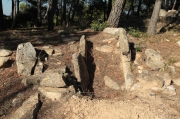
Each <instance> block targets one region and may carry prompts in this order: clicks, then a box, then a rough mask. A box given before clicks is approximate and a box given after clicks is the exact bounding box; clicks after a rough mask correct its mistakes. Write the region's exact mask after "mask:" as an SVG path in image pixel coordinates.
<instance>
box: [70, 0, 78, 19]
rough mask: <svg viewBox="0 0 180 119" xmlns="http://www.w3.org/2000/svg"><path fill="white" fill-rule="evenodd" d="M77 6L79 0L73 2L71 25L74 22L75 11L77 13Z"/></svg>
mask: <svg viewBox="0 0 180 119" xmlns="http://www.w3.org/2000/svg"><path fill="white" fill-rule="evenodd" d="M77 6H79V0H76V1H74V5H73V11H72V17H71V23H73V21H74V16H75V14H76V11H77Z"/></svg>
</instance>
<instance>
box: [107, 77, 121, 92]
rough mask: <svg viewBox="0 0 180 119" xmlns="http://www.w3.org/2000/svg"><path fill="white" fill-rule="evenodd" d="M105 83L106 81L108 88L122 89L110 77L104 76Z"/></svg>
mask: <svg viewBox="0 0 180 119" xmlns="http://www.w3.org/2000/svg"><path fill="white" fill-rule="evenodd" d="M104 81H105V84H106V86H108V87H109V88H111V89H114V90H119V89H120V86H119V85H118V84H117V83H116V82H115V81H113V80H112V79H110V78H109V77H108V76H104Z"/></svg>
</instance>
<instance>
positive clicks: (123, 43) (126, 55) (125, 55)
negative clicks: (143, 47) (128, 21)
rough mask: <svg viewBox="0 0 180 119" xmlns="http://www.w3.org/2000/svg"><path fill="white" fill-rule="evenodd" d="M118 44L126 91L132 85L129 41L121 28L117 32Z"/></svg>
mask: <svg viewBox="0 0 180 119" xmlns="http://www.w3.org/2000/svg"><path fill="white" fill-rule="evenodd" d="M119 43H120V50H121V53H120V54H121V57H120V58H121V62H122V68H123V73H124V79H125V86H126V89H128V90H129V89H130V88H131V86H132V84H133V75H132V72H131V54H130V50H129V41H128V38H127V36H126V31H125V30H124V29H123V28H120V30H119Z"/></svg>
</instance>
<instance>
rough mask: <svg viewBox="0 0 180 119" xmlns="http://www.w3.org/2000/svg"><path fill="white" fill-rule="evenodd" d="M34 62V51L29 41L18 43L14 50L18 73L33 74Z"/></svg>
mask: <svg viewBox="0 0 180 119" xmlns="http://www.w3.org/2000/svg"><path fill="white" fill-rule="evenodd" d="M35 62H36V51H35V49H34V47H33V46H32V44H31V43H30V42H27V43H22V44H19V45H18V48H17V52H16V64H17V70H18V73H19V74H20V75H31V74H33V68H34V65H35Z"/></svg>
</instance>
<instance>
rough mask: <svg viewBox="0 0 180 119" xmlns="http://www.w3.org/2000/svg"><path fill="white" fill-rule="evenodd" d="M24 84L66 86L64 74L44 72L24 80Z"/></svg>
mask: <svg viewBox="0 0 180 119" xmlns="http://www.w3.org/2000/svg"><path fill="white" fill-rule="evenodd" d="M22 83H23V84H24V85H30V84H33V85H41V86H47V87H55V88H59V87H64V86H66V83H65V82H64V76H63V74H59V73H42V74H39V75H32V76H29V77H27V78H24V79H23V80H22Z"/></svg>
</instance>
